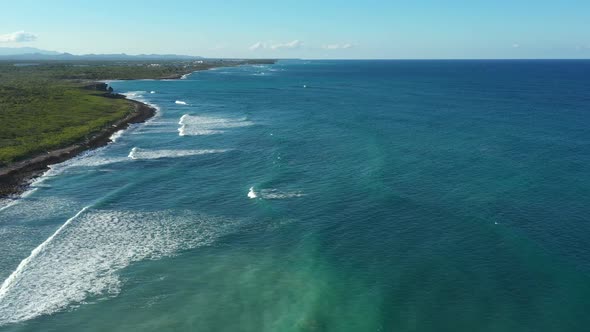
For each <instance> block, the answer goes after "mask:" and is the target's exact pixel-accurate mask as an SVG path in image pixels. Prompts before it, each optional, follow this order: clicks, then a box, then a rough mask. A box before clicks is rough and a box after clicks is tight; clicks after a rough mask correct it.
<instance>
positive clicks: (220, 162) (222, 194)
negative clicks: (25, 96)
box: [0, 61, 590, 331]
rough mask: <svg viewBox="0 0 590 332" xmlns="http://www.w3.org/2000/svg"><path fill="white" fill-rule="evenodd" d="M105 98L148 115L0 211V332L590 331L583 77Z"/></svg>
mask: <svg viewBox="0 0 590 332" xmlns="http://www.w3.org/2000/svg"><path fill="white" fill-rule="evenodd" d="M111 85H112V86H113V87H114V89H115V90H116V91H118V92H121V93H127V94H128V95H129V96H130V97H132V98H136V99H139V100H143V101H145V102H148V103H151V104H154V105H157V106H158V108H159V112H158V115H157V116H156V117H155V118H153V119H152V120H150V121H149V122H147V123H145V124H141V125H136V126H133V127H132V128H130V129H129V130H127V131H125V132H123V133H120V134H118V135H116V137H115V142H114V143H112V144H110V145H108V146H107V147H104V148H101V149H98V150H95V151H92V152H89V153H86V154H85V155H82V156H79V157H77V158H75V159H73V160H70V161H67V162H65V163H63V164H60V165H55V166H53V167H52V169H51V170H50V171H49V172H48V173H47V174H46V175H45V176H43V177H41V178H39V179H38V180H37V181H36V182H35V183H34V184H33V187H32V190H31V191H30V192H28V193H26V194H25V196H26V197H23V198H22V199H20V200H18V201H5V202H2V203H1V204H3V205H0V206H1V207H0V209H2V210H0V243H1V245H0V280H5V281H4V283H3V284H2V286H1V288H0V331H106V330H109V331H172V330H173V331H587V330H588V326H590V317H589V316H588V315H587V310H588V308H590V250H589V249H588V237H589V235H590V218H589V216H590V204H588V203H589V202H590V169H589V167H588V165H589V163H590V131H589V130H588V128H589V125H590V116H589V113H588V112H589V107H590V106H589V105H590V92H589V91H590V89H589V88H590V62H589V61H280V62H279V63H277V64H275V65H268V66H244V67H236V68H220V69H216V70H211V71H205V72H198V73H194V74H192V75H189V76H188V77H187V78H186V79H183V80H169V81H127V82H112V83H111ZM152 92H153V93H152Z"/></svg>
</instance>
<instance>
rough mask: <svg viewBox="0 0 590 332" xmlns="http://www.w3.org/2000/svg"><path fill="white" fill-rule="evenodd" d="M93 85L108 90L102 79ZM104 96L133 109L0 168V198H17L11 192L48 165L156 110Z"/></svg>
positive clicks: (19, 189)
mask: <svg viewBox="0 0 590 332" xmlns="http://www.w3.org/2000/svg"><path fill="white" fill-rule="evenodd" d="M94 85H96V86H104V91H107V90H106V86H107V85H106V84H105V83H100V82H97V83H94ZM104 98H125V99H126V100H128V101H129V102H130V103H132V104H133V105H134V108H135V110H134V112H132V113H131V114H129V115H127V116H126V117H125V118H123V119H120V120H118V121H117V122H115V123H114V124H112V125H111V126H109V127H107V128H104V129H103V130H101V131H100V132H98V133H96V134H94V135H93V136H92V137H91V138H89V139H87V140H86V141H84V142H78V143H75V144H72V145H70V146H67V147H64V148H60V149H56V150H52V151H49V152H47V153H44V154H40V155H36V156H34V157H31V158H28V159H25V160H22V161H19V162H15V163H13V164H11V165H9V166H5V167H2V168H0V198H18V197H14V196H17V195H20V194H22V193H23V192H25V191H26V190H27V188H28V187H29V185H30V183H31V181H32V180H33V179H35V178H36V177H38V176H40V175H42V174H43V173H44V172H45V171H46V170H47V169H48V168H49V166H50V165H53V164H57V163H61V162H64V161H66V160H68V159H71V158H73V157H75V156H77V155H79V154H80V153H82V152H85V151H88V150H92V149H96V148H99V147H101V146H105V145H107V144H108V143H110V142H111V139H110V137H111V136H112V135H113V134H114V133H116V132H117V131H119V130H124V129H127V128H128V127H129V125H131V124H134V123H142V122H145V121H146V120H148V119H150V118H151V117H153V116H154V115H155V114H156V109H155V108H154V107H152V106H150V105H148V104H145V103H142V102H140V101H137V100H133V99H129V98H126V97H125V96H123V95H120V94H109V93H105V95H104Z"/></svg>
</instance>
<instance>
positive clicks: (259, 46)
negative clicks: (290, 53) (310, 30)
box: [248, 39, 303, 51]
mask: <svg viewBox="0 0 590 332" xmlns="http://www.w3.org/2000/svg"><path fill="white" fill-rule="evenodd" d="M302 46H303V42H302V41H300V40H297V39H295V40H293V41H290V42H288V43H264V42H257V43H255V44H254V45H252V46H250V47H249V48H248V49H250V50H251V51H256V50H262V49H271V50H280V49H296V48H300V47H302Z"/></svg>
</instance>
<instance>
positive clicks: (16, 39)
mask: <svg viewBox="0 0 590 332" xmlns="http://www.w3.org/2000/svg"><path fill="white" fill-rule="evenodd" d="M35 40H37V35H35V34H32V33H29V32H25V31H22V30H21V31H16V32H13V33H7V34H3V35H0V43H23V42H30V41H35Z"/></svg>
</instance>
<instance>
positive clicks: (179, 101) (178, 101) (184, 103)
mask: <svg viewBox="0 0 590 332" xmlns="http://www.w3.org/2000/svg"><path fill="white" fill-rule="evenodd" d="M174 103H175V104H178V105H188V104H187V103H186V101H182V100H177V101H175V102H174Z"/></svg>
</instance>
